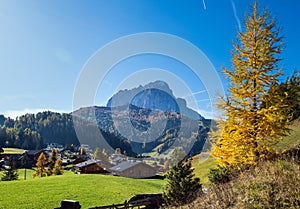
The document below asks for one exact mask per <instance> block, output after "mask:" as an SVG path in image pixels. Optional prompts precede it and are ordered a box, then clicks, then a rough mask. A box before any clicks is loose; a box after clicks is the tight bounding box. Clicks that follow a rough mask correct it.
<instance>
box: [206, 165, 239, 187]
mask: <svg viewBox="0 0 300 209" xmlns="http://www.w3.org/2000/svg"><path fill="white" fill-rule="evenodd" d="M237 174H238V171H237V170H236V169H234V168H232V167H225V166H218V167H217V168H212V169H210V171H209V174H208V179H209V181H210V182H211V183H213V184H224V183H227V182H229V181H230V180H231V179H233V178H234V177H235V176H236V175H237Z"/></svg>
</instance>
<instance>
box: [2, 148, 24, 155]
mask: <svg viewBox="0 0 300 209" xmlns="http://www.w3.org/2000/svg"><path fill="white" fill-rule="evenodd" d="M3 150H4V152H3V153H4V154H23V153H24V152H25V151H26V150H24V149H18V148H3Z"/></svg>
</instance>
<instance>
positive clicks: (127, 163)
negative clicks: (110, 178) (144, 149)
mask: <svg viewBox="0 0 300 209" xmlns="http://www.w3.org/2000/svg"><path fill="white" fill-rule="evenodd" d="M140 163H142V162H141V161H132V160H128V161H124V162H122V163H120V164H119V165H116V166H114V167H111V168H110V169H109V170H111V171H117V172H122V171H125V170H127V169H129V168H131V167H133V166H136V165H138V164H140Z"/></svg>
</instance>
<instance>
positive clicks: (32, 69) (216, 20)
mask: <svg viewBox="0 0 300 209" xmlns="http://www.w3.org/2000/svg"><path fill="white" fill-rule="evenodd" d="M251 2H252V1H248V0H243V1H240V0H189V1H184V0H180V1H179V0H98V1H96V0H95V1H92V0H87V1H82V0H72V1H71V0H51V1H50V0H42V1H39V0H34V1H33V0H17V1H16V0H0V28H1V29H0V75H1V82H0V114H5V115H6V116H12V117H14V116H15V115H18V114H23V113H25V112H36V111H39V110H45V109H50V110H55V111H60V112H62V111H64V112H71V111H72V101H73V93H74V88H75V86H76V81H77V79H78V77H79V75H80V72H81V70H82V68H83V66H84V64H85V63H86V62H87V60H88V59H89V57H91V56H92V55H93V54H94V53H95V52H96V51H97V50H99V49H100V48H101V47H103V46H104V45H105V44H107V43H109V42H111V41H113V40H115V39H117V38H120V37H122V36H125V35H130V34H133V33H140V32H162V33H169V34H173V35H176V36H179V37H181V38H183V39H186V40H187V41H189V42H191V43H193V44H194V45H195V46H197V47H198V48H199V49H200V50H202V51H203V52H204V53H205V54H206V56H207V57H208V58H209V59H210V61H211V62H212V64H213V65H214V66H215V68H216V70H217V71H218V72H219V74H220V76H221V77H222V75H221V73H220V72H221V66H225V67H229V66H230V50H231V49H232V41H233V40H234V38H235V35H236V31H237V30H238V29H239V24H240V23H239V22H241V24H242V25H243V23H242V22H243V17H244V14H245V12H246V11H247V9H248V6H249V4H250V3H251ZM258 3H259V4H260V6H263V7H265V6H267V7H268V8H269V9H270V10H271V12H272V14H273V15H274V16H275V17H276V18H277V20H278V23H279V25H280V26H282V35H284V36H285V41H286V44H287V46H286V49H285V51H284V53H283V58H284V60H283V62H282V65H283V66H284V68H285V69H284V72H285V73H286V74H291V72H292V71H293V70H295V69H300V63H299V58H300V52H299V46H300V38H299V34H300V29H299V25H300V13H299V7H300V1H295V0H287V1H281V0H258ZM144 68H161V69H165V70H169V71H170V72H172V73H174V74H176V75H177V76H179V77H180V78H181V79H182V80H184V81H185V82H186V83H188V87H189V88H190V89H191V91H192V92H199V91H203V90H205V87H204V86H203V85H202V84H201V82H199V81H197V80H196V79H195V78H194V77H193V74H191V73H186V71H185V68H184V67H183V66H182V65H181V64H180V63H177V62H176V60H175V61H174V60H170V59H168V58H163V57H159V56H146V55H145V56H143V57H139V58H133V59H128V60H126V61H124V62H123V63H122V64H120V65H119V66H117V67H115V68H114V69H113V70H111V72H110V73H109V74H108V75H107V77H106V80H105V82H104V85H103V86H102V87H101V88H99V91H98V94H97V96H96V100H95V104H96V105H105V104H106V102H107V99H108V98H109V97H110V96H111V95H112V94H113V93H114V92H115V91H116V88H117V87H118V85H119V84H120V82H121V81H122V80H124V79H126V77H127V76H129V75H131V74H133V73H134V72H135V71H138V70H141V69H144ZM162 80H163V79H162ZM149 81H151V80H149ZM222 81H223V84H224V87H225V88H226V81H225V80H224V79H223V80H222ZM171 87H172V86H171ZM174 93H175V94H177V96H182V95H180V92H176V91H175V92H174ZM195 98H196V100H198V101H199V103H198V106H199V107H200V108H199V111H200V113H201V114H203V115H204V116H207V117H209V116H210V111H211V110H210V108H209V101H207V94H206V93H205V92H204V93H198V94H195Z"/></svg>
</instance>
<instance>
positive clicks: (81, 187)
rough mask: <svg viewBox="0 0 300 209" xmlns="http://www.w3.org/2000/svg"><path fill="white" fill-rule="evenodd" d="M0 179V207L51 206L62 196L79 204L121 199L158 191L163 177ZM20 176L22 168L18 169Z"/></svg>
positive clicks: (91, 176)
mask: <svg viewBox="0 0 300 209" xmlns="http://www.w3.org/2000/svg"><path fill="white" fill-rule="evenodd" d="M30 173H31V174H32V171H29V172H28V174H29V175H28V178H27V179H28V180H26V181H24V180H18V181H11V182H0V188H1V190H0V208H9V209H13V208H22V209H23V208H31V209H34V208H54V207H59V206H60V202H61V200H63V199H72V200H78V201H79V202H80V204H81V206H82V208H88V207H94V206H101V205H106V204H113V203H122V202H124V201H125V200H127V199H129V198H130V197H132V196H134V195H135V194H137V193H159V192H161V191H162V187H163V185H164V183H165V182H164V181H162V180H144V179H128V178H122V177H114V176H104V175H76V174H70V173H66V174H65V175H62V176H54V177H46V178H36V179H32V178H30V177H29V176H30ZM20 178H21V179H22V178H23V171H21V172H20Z"/></svg>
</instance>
